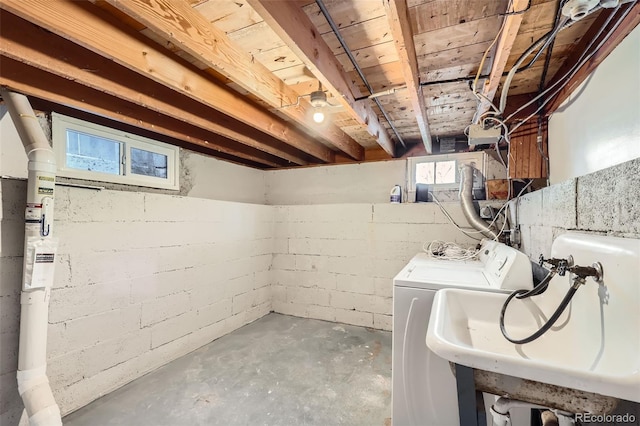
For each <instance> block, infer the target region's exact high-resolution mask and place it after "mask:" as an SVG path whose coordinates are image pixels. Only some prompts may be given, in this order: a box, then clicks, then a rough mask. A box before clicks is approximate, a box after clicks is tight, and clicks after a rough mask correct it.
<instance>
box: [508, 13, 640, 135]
mask: <svg viewBox="0 0 640 426" xmlns="http://www.w3.org/2000/svg"><path fill="white" fill-rule="evenodd" d="M634 3H635V2H634ZM631 8H632V7H628V8H627V10H626V11H625V13H624V14H622V15H621V16H620V17H619V19H618V21H617V22H616V23H615V24H614V26H613V27H611V29H610V30H609V32H608V33H607V35H606V36H605V37H604V38H603V39H602V40H601V41H600V43H599V44H598V46H597V47H596V48H595V49H593V51H592V52H590V53H589V54H588V55H587V56H586V57H585V54H586V52H588V51H589V49H590V48H591V46H593V44H594V43H595V41H596V40H597V39H598V38H599V37H600V35H602V33H603V32H604V30H605V28H606V27H607V25H609V23H610V22H611V20H612V19H613V17H614V15H615V13H612V14H611V15H609V17H608V18H607V20H606V22H605V23H604V24H603V25H602V27H601V28H600V30H599V31H598V33H597V34H596V35H595V36H594V37H593V39H592V40H591V42H590V43H589V45H588V46H587V47H586V48H585V50H584V52H583V53H582V55H581V56H580V58H579V60H578V61H577V62H576V64H575V65H574V66H573V67H572V68H571V69H570V70H569V71H567V72H566V73H565V74H564V75H563V76H562V77H560V78H559V79H558V80H557V81H556V82H555V83H553V84H552V85H551V86H549V87H548V88H547V89H545V90H544V91H542V92H541V93H539V94H538V95H537V96H536V97H534V98H533V99H531V100H530V101H529V102H527V103H525V104H524V105H522V106H521V107H520V108H518V109H517V110H515V111H514V112H513V113H511V114H510V115H509V116H508V117H507V118H506V119H504V121H505V122H507V121H509V120H510V119H511V118H513V117H514V116H515V115H516V114H517V113H519V112H520V111H522V110H523V109H525V108H527V107H528V106H529V105H531V104H532V103H534V102H536V101H537V100H538V99H539V98H541V97H542V96H544V95H546V94H547V93H548V92H549V91H550V90H552V89H553V88H555V87H556V86H557V85H558V84H560V83H561V82H563V81H564V80H568V79H570V78H571V77H573V75H575V73H576V72H577V71H578V70H579V69H580V68H581V67H582V66H583V65H584V64H585V63H586V62H587V61H588V60H589V59H591V57H592V56H593V55H594V54H595V53H596V52H597V51H598V50H599V49H600V48H601V47H602V45H603V44H604V43H605V42H606V41H607V40H608V39H609V37H610V36H611V34H612V33H613V32H614V31H615V30H616V29H617V27H618V26H619V25H620V24H621V22H622V20H624V18H626V16H627V15H628V14H629V12H630V11H631ZM562 88H563V86H561V87H559V88H558V89H557V90H555V91H554V93H553V94H552V95H551V96H549V97H547V98H546V99H545V101H544V102H543V103H542V104H541V105H540V106H539V107H538V109H537V110H536V111H535V112H534V113H533V114H531V115H529V116H528V117H527V118H525V119H524V120H523V121H521V122H520V123H518V124H517V125H516V126H515V127H514V128H512V129H511V131H510V134H511V133H513V132H514V131H515V130H516V129H517V128H519V127H520V126H522V125H523V124H524V123H526V122H527V121H528V120H530V119H531V118H532V117H533V116H535V115H537V114H538V113H539V112H540V110H542V108H544V106H545V105H546V104H547V103H548V102H549V101H551V100H552V99H553V98H554V96H555V95H556V94H557V93H558V92H559V91H560V90H562Z"/></svg>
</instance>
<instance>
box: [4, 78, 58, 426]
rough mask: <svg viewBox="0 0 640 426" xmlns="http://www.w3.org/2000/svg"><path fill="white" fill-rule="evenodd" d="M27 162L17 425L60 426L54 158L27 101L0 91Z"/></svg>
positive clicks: (17, 95) (21, 97) (24, 97)
mask: <svg viewBox="0 0 640 426" xmlns="http://www.w3.org/2000/svg"><path fill="white" fill-rule="evenodd" d="M1 93H2V98H3V99H4V101H5V102H6V104H7V107H8V109H9V113H10V114H11V118H12V120H13V122H14V124H15V126H16V129H17V130H18V134H19V135H20V138H21V139H22V143H23V145H24V149H25V151H26V153H27V157H28V159H29V166H28V167H29V180H28V183H27V206H26V210H25V236H24V237H25V238H24V266H23V270H22V275H23V279H22V293H21V296H20V305H21V309H20V347H19V352H18V374H17V376H18V392H19V393H20V396H21V397H22V401H23V403H24V407H25V411H24V412H23V414H22V419H21V421H20V422H21V424H24V423H27V424H29V425H31V426H54V425H62V420H61V416H60V408H59V407H58V405H57V404H56V401H55V399H54V397H53V393H52V392H51V386H49V379H48V378H47V375H46V370H47V327H48V325H49V324H48V323H49V298H50V295H51V287H52V285H53V268H54V265H55V252H56V240H55V239H54V238H53V237H52V234H53V233H52V231H53V195H54V187H55V178H56V161H55V155H54V153H53V151H52V149H51V147H50V146H49V141H48V140H47V137H46V136H45V134H44V132H43V131H42V128H41V127H40V124H39V123H38V119H37V118H36V116H35V114H34V112H33V109H32V108H31V105H30V104H29V100H28V99H27V97H26V96H24V95H21V94H18V93H14V92H10V91H8V90H7V89H5V88H2V89H1Z"/></svg>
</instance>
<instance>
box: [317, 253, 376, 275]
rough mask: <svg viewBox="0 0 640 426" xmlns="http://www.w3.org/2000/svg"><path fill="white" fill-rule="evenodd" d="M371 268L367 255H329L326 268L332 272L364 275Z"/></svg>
mask: <svg viewBox="0 0 640 426" xmlns="http://www.w3.org/2000/svg"><path fill="white" fill-rule="evenodd" d="M371 269H372V260H371V258H369V257H367V256H357V257H333V256H331V257H329V258H328V260H327V270H328V271H329V272H332V273H334V274H345V275H359V276H360V275H366V274H367V273H368V272H369V271H371Z"/></svg>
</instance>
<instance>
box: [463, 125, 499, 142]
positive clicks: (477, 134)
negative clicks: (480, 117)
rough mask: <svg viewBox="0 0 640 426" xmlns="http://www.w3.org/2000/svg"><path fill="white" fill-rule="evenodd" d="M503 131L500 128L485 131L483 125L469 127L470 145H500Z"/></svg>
mask: <svg viewBox="0 0 640 426" xmlns="http://www.w3.org/2000/svg"><path fill="white" fill-rule="evenodd" d="M501 135H502V129H501V128H500V127H496V128H489V129H485V128H484V127H482V124H472V125H471V126H469V145H491V144H495V143H498V141H499V140H500V136H501Z"/></svg>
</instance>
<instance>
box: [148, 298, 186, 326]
mask: <svg viewBox="0 0 640 426" xmlns="http://www.w3.org/2000/svg"><path fill="white" fill-rule="evenodd" d="M189 310H191V298H190V295H189V293H186V292H180V293H175V294H170V295H167V296H162V297H158V298H157V299H153V300H147V301H144V302H142V314H141V319H140V325H141V326H142V327H148V326H150V325H153V324H156V323H159V322H162V321H165V320H167V319H170V318H174V317H177V316H178V315H182V314H184V313H185V312H187V311H189Z"/></svg>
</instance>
